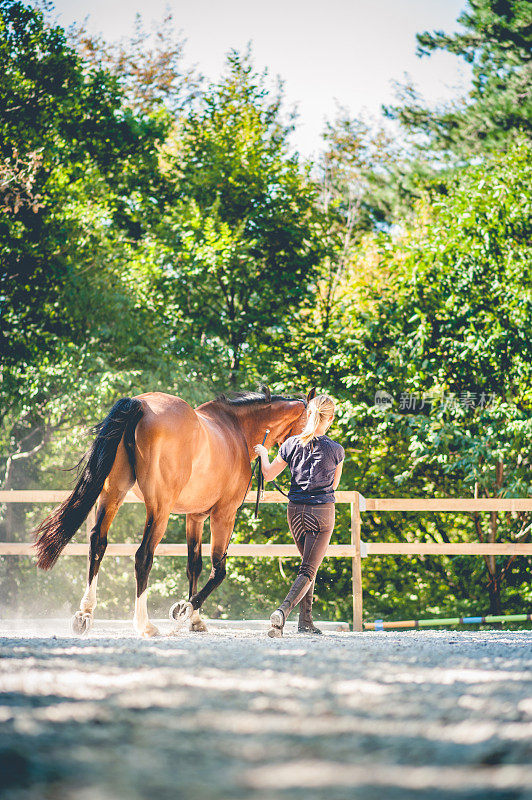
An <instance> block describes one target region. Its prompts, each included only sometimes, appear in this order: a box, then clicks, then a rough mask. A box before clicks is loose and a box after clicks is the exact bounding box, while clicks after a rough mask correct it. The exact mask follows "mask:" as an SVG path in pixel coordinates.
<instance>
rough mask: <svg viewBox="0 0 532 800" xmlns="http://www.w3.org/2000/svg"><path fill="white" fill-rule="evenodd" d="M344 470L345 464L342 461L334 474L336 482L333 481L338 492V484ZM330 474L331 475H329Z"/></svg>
mask: <svg viewBox="0 0 532 800" xmlns="http://www.w3.org/2000/svg"><path fill="white" fill-rule="evenodd" d="M343 468H344V462H343V461H340V463H339V464H338V466H337V467H336V470H335V472H334V480H333V489H334V490H335V491H336V489H338V484H339V483H340V478H341V477H342V469H343ZM329 474H330V473H329Z"/></svg>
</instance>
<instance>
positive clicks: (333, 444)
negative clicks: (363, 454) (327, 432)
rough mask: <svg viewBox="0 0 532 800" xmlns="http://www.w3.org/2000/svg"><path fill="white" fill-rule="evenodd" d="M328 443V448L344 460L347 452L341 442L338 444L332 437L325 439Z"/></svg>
mask: <svg viewBox="0 0 532 800" xmlns="http://www.w3.org/2000/svg"><path fill="white" fill-rule="evenodd" d="M324 438H325V439H326V441H327V444H328V446H329V447H330V448H331V449H332V450H333V451H334V453H335V454H336V455H338V456H341V459H340V460H342V459H343V458H344V456H345V450H344V448H343V447H342V445H341V444H340V442H336V441H335V440H334V439H331V438H330V436H325V437H324Z"/></svg>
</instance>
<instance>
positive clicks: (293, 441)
mask: <svg viewBox="0 0 532 800" xmlns="http://www.w3.org/2000/svg"><path fill="white" fill-rule="evenodd" d="M299 444H300V441H299V436H289V437H288V439H285V440H284V442H283V443H282V444H281V446H280V448H279V455H280V456H281V458H282V459H284V460H285V461H286V460H287V456H289V455H291V453H293V452H294V450H295V449H296V447H297V446H298V445H299Z"/></svg>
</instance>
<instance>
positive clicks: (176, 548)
mask: <svg viewBox="0 0 532 800" xmlns="http://www.w3.org/2000/svg"><path fill="white" fill-rule="evenodd" d="M68 495H69V492H67V491H56V490H53V491H50V490H34V489H30V490H23V491H22V490H20V491H19V490H10V491H0V503H59V502H61V501H63V500H64V499H65V498H66V497H68ZM254 501H255V495H254V493H253V492H250V493H249V494H248V496H247V497H246V502H248V503H251V502H254ZM124 502H126V503H141V502H142V500H139V499H138V498H137V497H136V496H135V495H134V494H133V493H132V492H129V493H128V494H127V495H126V498H125V501H124ZM263 502H265V503H286V498H285V497H284V495H282V494H281V493H280V492H264V496H263ZM336 502H337V503H349V504H350V507H351V525H350V529H351V543H350V544H331V545H329V547H328V549H327V556H328V557H333V558H334V557H336V558H351V560H352V576H353V577H352V591H353V630H355V631H361V630H362V629H363V628H362V609H363V607H362V559H363V558H366V557H367V556H383V555H402V556H405V555H410V556H416V555H429V554H430V555H469V556H472V555H475V556H480V555H492V556H496V555H508V556H517V555H521V556H532V544H525V543H517V542H495V543H488V542H486V543H481V542H475V543H469V542H467V543H466V542H461V543H451V544H446V543H443V542H442V543H441V544H440V543H437V542H364V541H362V538H361V525H362V514H363V513H367V512H371V511H392V512H418V513H419V512H443V513H462V512H472V511H491V512H493V511H495V512H518V511H532V498H514V499H502V498H501V499H499V498H490V499H477V500H475V499H445V498H436V499H432V500H424V499H413V498H365V497H364V496H363V495H361V494H360V492H336ZM93 525H94V509H93V510H92V511H91V513H90V514H89V517H88V519H87V524H86V529H87V539H88V536H89V532H90V530H91V529H92V526H93ZM137 548H138V544H125V543H120V544H116V543H113V544H109V545H107V550H106V554H109V555H114V556H132V555H134V554H135V551H136V550H137ZM209 551H210V545H209V544H208V543H203V545H202V554H203V555H208V554H209ZM63 552H64V554H65V555H71V556H72V555H75V556H88V542H86V543H77V544H68V545H67V546H66V547H65V549H64V551H63ZM33 554H34V549H33V544H32V543H31V542H0V555H10V556H31V555H33ZM227 554H228V556H250V557H255V558H256V557H264V558H272V557H276V558H277V557H279V556H298V555H299V552H298V550H297V547H296V546H295V545H294V544H233V543H231V544H230V545H229V549H228V551H227ZM156 555H159V556H186V555H187V546H186V544H184V543H183V544H162V543H161V544H160V545H159V546H158V547H157V550H156Z"/></svg>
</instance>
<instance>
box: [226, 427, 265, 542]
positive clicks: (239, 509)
mask: <svg viewBox="0 0 532 800" xmlns="http://www.w3.org/2000/svg"><path fill="white" fill-rule="evenodd" d="M269 432H270V429H269V428H266V433H265V434H264V439H263V440H262V444H264V442H265V441H266V437H267V436H268V434H269ZM257 464H258V465H259V473H258V477H257V500H256V501H255V519H256V518H257V510H258V507H259V503H260V493H261V491H262V487H263V486H264V477H263V475H262V468H261V461H260V456H259V457H258V458H256V459H255V463H254V464H253V469H252V470H251V477H250V479H249V481H248V485H247V487H246V491H245V493H244V499H243V500H242V502H241V503H240V505H239V506H238V508H237V510H236V514H235V521H234V523H233V530H234V529H235V527H236V523H237V522H238V518H239V516H240V511H241V509H242V506H243V505H244V503H245V502H246V497H247V496H248V492H249V487H250V486H251V482H252V480H253V476H254V475H255V470H256V469H257ZM261 482H262V486H261Z"/></svg>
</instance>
